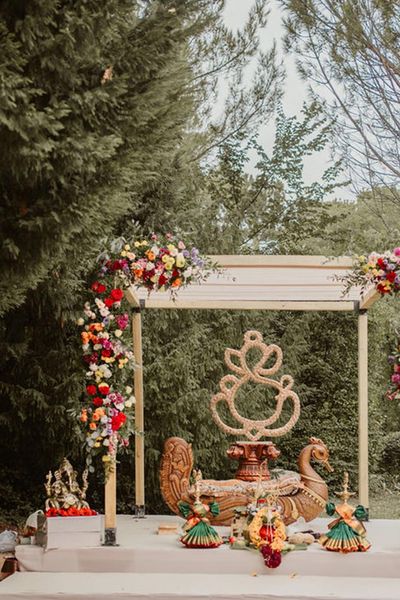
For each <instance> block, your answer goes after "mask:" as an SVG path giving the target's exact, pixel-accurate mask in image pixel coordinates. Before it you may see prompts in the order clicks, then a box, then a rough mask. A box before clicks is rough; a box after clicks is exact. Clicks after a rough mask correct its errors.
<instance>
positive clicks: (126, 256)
mask: <svg viewBox="0 0 400 600" xmlns="http://www.w3.org/2000/svg"><path fill="white" fill-rule="evenodd" d="M99 265H100V266H99V271H98V274H97V278H96V280H95V281H94V282H93V283H92V285H91V289H90V291H91V296H92V297H91V300H90V301H87V302H86V303H85V306H84V310H83V315H82V317H80V318H79V319H78V321H77V324H78V326H79V327H80V328H81V341H82V351H83V361H84V363H85V366H86V386H85V398H84V406H83V407H82V410H81V412H80V414H79V420H80V424H81V426H82V428H83V431H84V437H85V444H86V449H87V451H88V457H87V465H88V467H89V469H90V470H91V471H93V467H92V466H91V460H92V455H96V454H100V455H101V456H102V460H103V462H104V463H105V466H106V467H108V468H112V464H113V461H114V460H115V456H116V453H117V451H118V450H119V449H123V448H126V447H127V446H128V444H129V437H130V435H131V434H132V433H133V431H134V415H133V410H132V408H133V407H134V404H135V398H134V396H133V395H132V387H131V386H130V385H128V383H129V382H130V381H132V378H133V369H134V356H133V353H132V351H131V350H130V349H129V344H130V343H131V340H130V339H129V337H128V335H127V332H128V325H129V313H128V308H129V307H128V305H127V303H126V300H125V298H124V288H125V289H126V288H128V287H129V286H131V285H134V286H135V287H137V288H145V289H146V290H147V291H148V293H151V292H153V291H165V290H168V291H169V292H170V294H171V296H172V298H173V299H174V298H175V297H176V295H177V292H178V290H179V289H180V288H183V287H185V286H187V285H189V284H191V283H193V282H197V283H201V282H202V281H204V280H205V279H206V278H207V277H208V276H209V275H210V273H211V272H213V271H217V270H218V267H217V265H214V264H213V263H211V261H210V260H209V259H208V258H203V257H201V256H200V254H199V251H198V250H197V248H190V249H187V248H186V245H185V243H184V242H183V241H182V240H178V241H177V242H175V241H174V237H173V236H172V234H167V235H165V236H160V237H159V236H157V235H156V234H153V235H152V236H151V237H150V239H144V240H141V241H134V242H133V243H127V242H126V240H124V239H119V240H116V241H114V242H113V243H112V247H111V252H110V253H103V254H102V255H100V257H99ZM124 338H125V339H124ZM138 433H140V432H138Z"/></svg>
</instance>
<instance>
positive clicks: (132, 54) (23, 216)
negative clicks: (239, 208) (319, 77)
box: [0, 0, 280, 510]
mask: <svg viewBox="0 0 400 600" xmlns="http://www.w3.org/2000/svg"><path fill="white" fill-rule="evenodd" d="M263 4H264V2H263V1H259V2H257V3H256V6H255V8H254V10H253V11H252V13H251V14H250V15H249V21H248V23H247V24H246V25H245V27H244V31H240V32H238V33H237V34H233V33H232V32H229V31H228V30H227V29H226V27H225V26H224V25H223V21H222V10H223V2H222V0H219V1H217V2H212V3H210V2H208V0H179V2H172V1H169V0H154V1H151V2H145V3H144V2H139V1H138V2H133V1H132V0H100V1H97V0H96V1H94V0H88V1H86V2H81V3H76V2H73V1H72V0H43V1H42V0H34V1H28V0H20V1H18V2H10V1H5V0H3V1H0V56H1V59H0V81H1V87H0V156H1V157H2V160H1V161H0V175H1V177H0V198H1V202H0V232H1V233H0V236H1V237H0V239H1V242H2V244H1V250H0V275H1V284H0V286H1V294H0V314H2V315H3V317H2V319H1V321H0V332H1V347H0V350H1V366H0V450H1V453H2V456H3V465H4V471H3V473H4V475H5V476H4V478H3V480H2V481H3V482H2V484H1V485H2V486H3V487H2V488H1V489H0V498H1V499H2V501H4V503H5V504H3V510H5V509H8V510H10V509H12V506H11V504H10V501H9V499H10V498H11V497H12V498H14V500H15V504H16V506H18V505H19V506H20V507H22V505H23V503H24V502H25V503H28V504H30V507H31V508H34V507H35V506H37V505H38V504H40V497H41V496H42V487H41V486H42V482H43V477H44V474H45V473H46V472H47V470H48V469H49V468H50V467H52V466H55V465H56V464H57V462H58V461H59V460H60V459H61V458H62V456H63V455H64V454H69V455H70V456H71V455H72V456H73V457H75V458H76V456H77V455H79V450H80V448H79V447H78V446H77V441H76V438H75V437H74V435H73V431H72V428H73V424H74V421H73V419H72V418H71V417H70V416H69V415H68V412H67V411H68V408H69V407H70V406H71V404H73V403H74V402H75V403H76V402H77V401H79V397H80V395H81V392H82V389H83V379H82V375H83V371H82V366H81V364H80V352H79V348H78V346H77V342H78V340H77V331H76V329H75V326H74V323H73V320H71V317H73V316H74V314H76V313H77V312H78V311H79V310H80V309H81V306H82V303H83V297H84V290H85V287H86V286H87V280H88V279H89V278H90V274H91V272H92V270H93V269H94V266H95V258H96V255H97V254H98V253H99V252H100V250H102V249H103V247H104V244H105V243H106V240H107V239H109V238H112V237H114V235H115V233H118V232H119V231H121V228H123V229H128V228H127V225H126V223H127V221H128V223H129V222H130V220H131V219H136V220H137V219H139V220H142V221H143V223H144V222H146V224H147V225H149V224H151V223H154V224H155V225H156V224H159V226H160V227H162V229H163V230H165V229H166V223H167V221H168V215H170V214H171V206H169V205H168V201H169V200H170V194H171V188H170V189H169V191H168V190H167V188H168V185H167V184H168V181H169V179H171V181H172V178H171V174H172V173H174V171H175V170H176V168H179V169H180V171H181V174H182V177H183V178H185V177H186V176H188V175H189V173H193V172H195V171H196V169H197V168H198V166H197V165H198V161H199V160H200V159H199V158H198V156H199V155H200V154H203V155H204V152H207V151H208V148H210V147H213V146H214V145H215V144H217V145H218V143H219V142H220V140H221V139H225V138H229V136H230V135H231V134H232V132H233V131H234V130H236V129H239V130H242V131H247V130H248V129H249V128H250V127H251V126H252V123H254V122H255V121H256V120H257V118H260V117H261V116H262V115H263V114H265V112H266V111H271V110H272V105H273V102H274V100H275V99H276V97H277V96H278V94H279V90H278V87H279V80H280V74H279V73H278V71H277V70H276V69H275V67H274V52H273V51H271V53H270V54H269V55H268V56H269V58H268V59H267V58H266V57H265V56H262V57H261V58H260V67H259V71H258V77H256V79H255V82H254V85H253V86H252V87H250V91H249V94H250V96H249V97H252V98H253V101H254V102H253V111H252V113H253V114H252V115H251V118H250V119H249V115H247V114H241V112H240V110H239V109H238V108H237V105H238V100H237V98H239V100H240V99H243V98H244V97H245V95H244V87H243V83H242V78H241V77H240V76H239V74H240V73H241V72H242V70H243V69H244V68H245V67H246V65H247V64H248V62H249V61H250V60H251V59H252V57H255V56H256V55H257V52H258V42H257V27H258V26H259V24H260V23H262V22H263ZM269 70H270V71H271V73H270V74H269V75H268V76H265V77H264V75H265V74H266V73H267V71H269ZM222 73H223V75H224V76H225V77H227V78H228V80H229V81H231V83H232V85H231V88H232V96H234V97H235V98H236V100H235V102H236V103H235V102H231V103H230V108H229V118H225V116H226V114H224V115H222V117H216V116H215V115H214V114H211V111H210V107H211V106H212V103H213V101H214V100H215V96H213V98H210V97H209V94H210V90H211V89H212V87H213V86H214V83H215V80H216V78H218V77H219V76H220V75H221V74H222ZM260 81H268V82H269V89H268V90H265V94H260V89H261V88H260V85H259V82H260ZM266 98H268V99H269V101H270V105H269V106H268V107H267V106H266V105H265V99H266ZM239 105H240V102H239ZM211 125H212V127H211ZM162 190H164V192H163V193H161V191H162ZM163 194H164V195H163ZM178 197H182V196H179V194H178ZM176 201H177V199H176V198H173V202H172V204H173V205H174V206H176ZM194 205H195V200H193V201H191V208H194ZM162 215H164V218H161V216H162ZM171 225H173V223H172V221H171ZM5 465H8V466H7V467H6V466H5ZM131 479H132V478H131ZM6 480H7V484H6V483H5V481H6ZM7 486H8V487H7ZM100 489H101V488H100Z"/></svg>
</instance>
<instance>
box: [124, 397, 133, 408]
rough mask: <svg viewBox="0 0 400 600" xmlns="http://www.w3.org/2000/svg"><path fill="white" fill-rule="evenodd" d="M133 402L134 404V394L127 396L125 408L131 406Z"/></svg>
mask: <svg viewBox="0 0 400 600" xmlns="http://www.w3.org/2000/svg"><path fill="white" fill-rule="evenodd" d="M133 404H136V398H135V396H131V397H130V398H128V400H126V401H125V406H126V408H131V406H132V405H133Z"/></svg>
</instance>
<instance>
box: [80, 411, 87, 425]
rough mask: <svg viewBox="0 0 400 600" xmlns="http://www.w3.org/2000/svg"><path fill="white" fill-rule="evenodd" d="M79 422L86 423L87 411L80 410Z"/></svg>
mask: <svg viewBox="0 0 400 600" xmlns="http://www.w3.org/2000/svg"><path fill="white" fill-rule="evenodd" d="M80 420H81V421H82V423H86V421H87V411H86V409H85V408H83V409H82V413H81V416H80Z"/></svg>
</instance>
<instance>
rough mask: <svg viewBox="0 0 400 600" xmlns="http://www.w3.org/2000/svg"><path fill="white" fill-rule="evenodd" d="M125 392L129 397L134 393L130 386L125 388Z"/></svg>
mask: <svg viewBox="0 0 400 600" xmlns="http://www.w3.org/2000/svg"><path fill="white" fill-rule="evenodd" d="M125 392H126V393H127V394H128V395H129V394H131V393H132V388H131V386H130V385H127V386H126V388H125Z"/></svg>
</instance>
